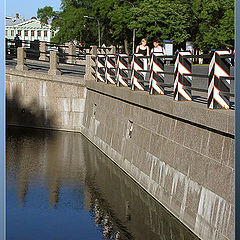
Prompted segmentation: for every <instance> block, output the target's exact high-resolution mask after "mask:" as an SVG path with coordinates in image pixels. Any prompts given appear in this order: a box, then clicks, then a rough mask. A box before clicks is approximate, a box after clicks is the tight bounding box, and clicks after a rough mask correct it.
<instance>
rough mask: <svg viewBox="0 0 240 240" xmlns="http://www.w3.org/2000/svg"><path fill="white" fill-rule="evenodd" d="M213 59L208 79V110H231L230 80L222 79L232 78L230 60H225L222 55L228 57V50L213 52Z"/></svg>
mask: <svg viewBox="0 0 240 240" xmlns="http://www.w3.org/2000/svg"><path fill="white" fill-rule="evenodd" d="M211 54H212V59H211V62H210V65H209V75H208V76H209V78H208V108H211V109H215V108H222V109H229V103H230V101H229V95H226V94H225V95H224V94H223V93H230V80H227V79H224V78H221V77H230V64H231V63H230V60H229V58H223V57H221V56H222V55H228V54H230V52H229V51H228V50H219V51H213V52H212V53H211Z"/></svg>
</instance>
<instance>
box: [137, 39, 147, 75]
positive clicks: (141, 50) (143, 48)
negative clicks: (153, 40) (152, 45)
mask: <svg viewBox="0 0 240 240" xmlns="http://www.w3.org/2000/svg"><path fill="white" fill-rule="evenodd" d="M136 53H141V54H143V56H149V55H150V49H149V46H147V39H145V38H143V39H142V40H141V42H140V44H139V45H138V46H137V48H136ZM142 61H143V70H148V59H147V58H143V59H142ZM143 76H144V79H145V78H146V72H143Z"/></svg>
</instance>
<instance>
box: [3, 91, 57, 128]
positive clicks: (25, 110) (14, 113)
mask: <svg viewBox="0 0 240 240" xmlns="http://www.w3.org/2000/svg"><path fill="white" fill-rule="evenodd" d="M21 98H23V97H22V96H21V94H20V91H19V89H15V90H14V91H13V93H12V97H11V98H10V97H7V96H6V122H7V124H8V125H16V126H28V127H45V128H51V126H52V123H53V122H54V116H53V115H51V114H49V112H47V111H46V110H44V108H43V107H41V106H40V103H39V101H38V100H37V99H31V101H30V102H29V103H28V104H23V103H22V102H21Z"/></svg>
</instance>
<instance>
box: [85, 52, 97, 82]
mask: <svg viewBox="0 0 240 240" xmlns="http://www.w3.org/2000/svg"><path fill="white" fill-rule="evenodd" d="M95 58H96V56H94V55H86V68H85V75H84V79H87V80H91V81H92V80H95V77H94V76H93V73H94V69H93V68H92V66H95V65H96V64H95Z"/></svg>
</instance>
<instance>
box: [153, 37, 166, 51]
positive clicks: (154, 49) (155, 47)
mask: <svg viewBox="0 0 240 240" xmlns="http://www.w3.org/2000/svg"><path fill="white" fill-rule="evenodd" d="M153 46H154V47H153V48H152V49H151V53H154V52H155V53H156V52H158V53H159V52H162V53H164V54H165V49H164V48H163V47H162V46H160V45H159V41H158V40H155V41H153Z"/></svg>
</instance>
